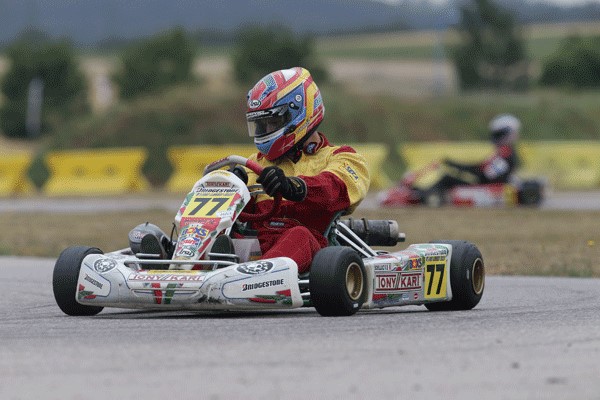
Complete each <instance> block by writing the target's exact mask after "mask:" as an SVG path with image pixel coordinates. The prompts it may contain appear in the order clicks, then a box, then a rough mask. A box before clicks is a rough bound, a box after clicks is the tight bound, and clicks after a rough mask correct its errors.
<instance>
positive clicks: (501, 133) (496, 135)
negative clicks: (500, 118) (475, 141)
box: [492, 127, 512, 143]
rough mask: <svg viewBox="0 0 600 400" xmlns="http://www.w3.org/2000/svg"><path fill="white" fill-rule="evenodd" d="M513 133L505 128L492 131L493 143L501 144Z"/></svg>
mask: <svg viewBox="0 0 600 400" xmlns="http://www.w3.org/2000/svg"><path fill="white" fill-rule="evenodd" d="M511 132H512V129H510V128H509V127H504V128H500V129H496V130H493V131H492V142H494V143H499V142H501V141H502V140H503V139H504V138H505V137H507V136H508V135H509V134H510V133H511Z"/></svg>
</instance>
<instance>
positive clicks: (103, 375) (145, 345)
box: [0, 257, 600, 400]
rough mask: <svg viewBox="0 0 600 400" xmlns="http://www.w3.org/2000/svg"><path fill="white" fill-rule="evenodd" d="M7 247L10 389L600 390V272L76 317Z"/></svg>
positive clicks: (61, 394) (569, 393) (36, 393)
mask: <svg viewBox="0 0 600 400" xmlns="http://www.w3.org/2000/svg"><path fill="white" fill-rule="evenodd" d="M53 263H54V261H53V260H47V259H35V258H30V259H28V258H20V259H17V258H11V257H0V271H1V275H0V285H1V286H0V287H2V296H1V297H0V371H1V373H0V398H1V399H5V400H8V399H86V400H88V399H102V400H104V399H110V398H119V399H140V398H153V399H159V398H161V399H162V398H175V399H192V398H194V399H240V398H270V399H279V398H281V399H286V400H287V399H313V398H328V399H366V398H370V399H375V398H380V399H398V398H413V399H414V398H417V399H420V398H423V399H441V398H444V399H448V398H450V399H455V398H456V399H458V398H460V399H505V398H510V399H600V300H599V299H600V280H595V279H570V278H527V277H488V280H487V282H486V285H487V286H486V291H485V294H484V298H483V300H482V302H481V303H480V304H479V306H478V307H477V308H475V309H474V310H471V311H465V312H445V313H433V312H429V311H426V310H425V308H424V307H407V308H388V309H384V310H371V311H363V312H359V313H358V314H357V315H355V316H353V317H348V318H324V317H320V316H319V315H318V314H317V313H316V312H315V311H314V310H313V309H300V310H293V311H288V312H264V313H250V314H242V313H200V314H198V313H189V312H180V313H178V312H144V311H126V310H119V309H110V310H109V309H105V310H104V311H103V312H102V313H101V314H99V315H97V316H95V317H67V316H65V315H63V314H62V312H61V311H60V310H59V309H58V307H57V306H56V304H55V302H54V298H53V294H52V288H51V279H52V268H53Z"/></svg>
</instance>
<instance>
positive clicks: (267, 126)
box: [246, 105, 292, 138]
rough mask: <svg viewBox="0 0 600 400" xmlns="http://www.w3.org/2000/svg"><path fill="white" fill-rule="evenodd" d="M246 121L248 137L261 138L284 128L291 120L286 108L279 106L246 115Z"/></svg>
mask: <svg viewBox="0 0 600 400" xmlns="http://www.w3.org/2000/svg"><path fill="white" fill-rule="evenodd" d="M246 120H247V121H248V133H249V134H250V136H251V137H257V138H261V137H264V136H268V135H270V134H271V133H273V132H277V131H279V130H280V129H282V128H284V127H285V126H286V125H287V124H289V122H290V121H291V120H292V116H291V113H290V111H289V109H288V106H287V105H281V106H276V107H273V108H269V109H268V110H260V111H252V112H249V113H246Z"/></svg>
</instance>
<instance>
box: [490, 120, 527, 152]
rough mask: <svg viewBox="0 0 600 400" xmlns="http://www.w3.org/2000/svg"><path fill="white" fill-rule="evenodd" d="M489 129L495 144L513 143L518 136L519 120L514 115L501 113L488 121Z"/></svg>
mask: <svg viewBox="0 0 600 400" xmlns="http://www.w3.org/2000/svg"><path fill="white" fill-rule="evenodd" d="M489 129H490V136H491V139H492V142H493V143H494V144H495V145H496V146H502V145H507V144H513V143H514V142H516V141H517V139H518V138H519V132H520V130H521V121H519V119H518V118H517V117H515V116H514V115H510V114H501V115H498V116H496V117H495V118H494V119H492V120H491V121H490V126H489Z"/></svg>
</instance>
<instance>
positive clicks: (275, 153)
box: [246, 67, 325, 161]
mask: <svg viewBox="0 0 600 400" xmlns="http://www.w3.org/2000/svg"><path fill="white" fill-rule="evenodd" d="M324 113H325V107H324V106H323V99H322V98H321V92H320V91H319V88H318V87H317V85H316V84H315V82H314V81H313V79H312V76H311V75H310V72H308V70H306V69H304V68H301V67H295V68H291V69H284V70H280V71H275V72H272V73H270V74H269V75H267V76H265V77H264V78H262V79H261V80H260V81H259V82H258V83H257V84H256V85H254V87H253V88H252V89H250V91H249V92H248V111H247V112H246V120H247V122H248V132H249V134H250V136H251V137H253V138H254V144H255V145H256V147H257V149H258V150H259V151H260V152H261V153H262V154H264V155H265V157H266V158H267V159H268V160H270V161H273V160H276V159H278V158H279V157H281V156H283V155H284V154H286V153H287V152H288V151H290V150H291V149H293V148H294V147H295V146H296V145H298V144H300V145H301V144H302V143H303V142H304V140H305V139H306V138H308V137H309V136H310V135H311V134H312V133H313V132H314V131H315V130H316V129H317V127H318V126H319V124H320V123H321V121H323V114H324Z"/></svg>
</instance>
